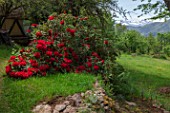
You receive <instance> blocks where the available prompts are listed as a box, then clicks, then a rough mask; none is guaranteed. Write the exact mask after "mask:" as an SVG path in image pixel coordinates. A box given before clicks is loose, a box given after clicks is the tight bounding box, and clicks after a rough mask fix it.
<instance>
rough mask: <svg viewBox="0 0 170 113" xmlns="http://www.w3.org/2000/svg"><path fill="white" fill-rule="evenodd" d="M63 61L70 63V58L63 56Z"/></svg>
mask: <svg viewBox="0 0 170 113" xmlns="http://www.w3.org/2000/svg"><path fill="white" fill-rule="evenodd" d="M64 62H66V63H69V64H70V63H72V60H70V59H68V58H64Z"/></svg>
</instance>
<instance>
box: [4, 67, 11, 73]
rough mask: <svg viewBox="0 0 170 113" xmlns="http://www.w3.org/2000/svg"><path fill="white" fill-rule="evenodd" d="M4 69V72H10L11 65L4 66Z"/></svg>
mask: <svg viewBox="0 0 170 113" xmlns="http://www.w3.org/2000/svg"><path fill="white" fill-rule="evenodd" d="M5 71H6V73H7V74H8V73H9V72H11V66H10V65H9V66H6V67H5Z"/></svg>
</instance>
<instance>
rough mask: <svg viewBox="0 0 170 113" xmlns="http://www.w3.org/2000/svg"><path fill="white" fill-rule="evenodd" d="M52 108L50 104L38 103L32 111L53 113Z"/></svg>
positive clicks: (34, 112)
mask: <svg viewBox="0 0 170 113" xmlns="http://www.w3.org/2000/svg"><path fill="white" fill-rule="evenodd" d="M51 111H52V109H51V106H49V105H42V104H41V105H37V106H36V107H35V108H34V109H33V110H32V112H33V113H51Z"/></svg>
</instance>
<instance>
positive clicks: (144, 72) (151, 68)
mask: <svg viewBox="0 0 170 113" xmlns="http://www.w3.org/2000/svg"><path fill="white" fill-rule="evenodd" d="M117 62H118V63H120V64H121V65H123V67H124V68H125V69H126V70H127V71H128V72H130V75H129V76H130V80H129V82H130V84H131V85H132V86H133V87H134V88H135V89H137V90H138V92H139V93H140V94H141V95H144V96H145V97H146V98H152V99H154V100H157V101H158V102H160V103H161V104H163V105H164V106H165V108H166V109H168V110H170V97H169V96H167V95H161V94H159V92H158V89H159V88H160V87H170V61H168V60H161V59H154V58H150V57H142V56H135V57H132V56H130V55H122V56H121V57H120V58H118V59H117Z"/></svg>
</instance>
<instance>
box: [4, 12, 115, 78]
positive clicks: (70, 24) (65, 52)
mask: <svg viewBox="0 0 170 113" xmlns="http://www.w3.org/2000/svg"><path fill="white" fill-rule="evenodd" d="M31 26H32V28H33V30H27V32H28V33H30V34H31V36H32V37H33V39H32V41H31V43H30V44H29V46H28V47H26V48H22V49H21V50H20V51H19V52H18V53H17V54H15V55H13V56H11V57H10V59H9V62H8V63H9V64H8V65H7V66H6V73H7V75H8V76H10V77H14V78H22V79H25V78H29V77H31V76H34V75H38V76H46V74H47V73H56V72H61V73H65V72H76V73H81V72H87V73H93V74H99V73H100V74H102V75H105V74H107V70H109V68H110V65H107V62H108V63H109V62H114V60H115V54H112V53H114V49H113V48H112V46H111V42H110V41H109V40H107V37H104V36H103V35H102V31H101V29H100V28H98V27H96V25H95V24H93V21H92V20H91V19H89V18H88V17H81V16H80V17H74V16H72V15H70V14H60V15H56V14H52V15H51V16H49V18H48V20H47V22H46V23H44V24H42V25H38V24H32V25H31Z"/></svg>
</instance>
